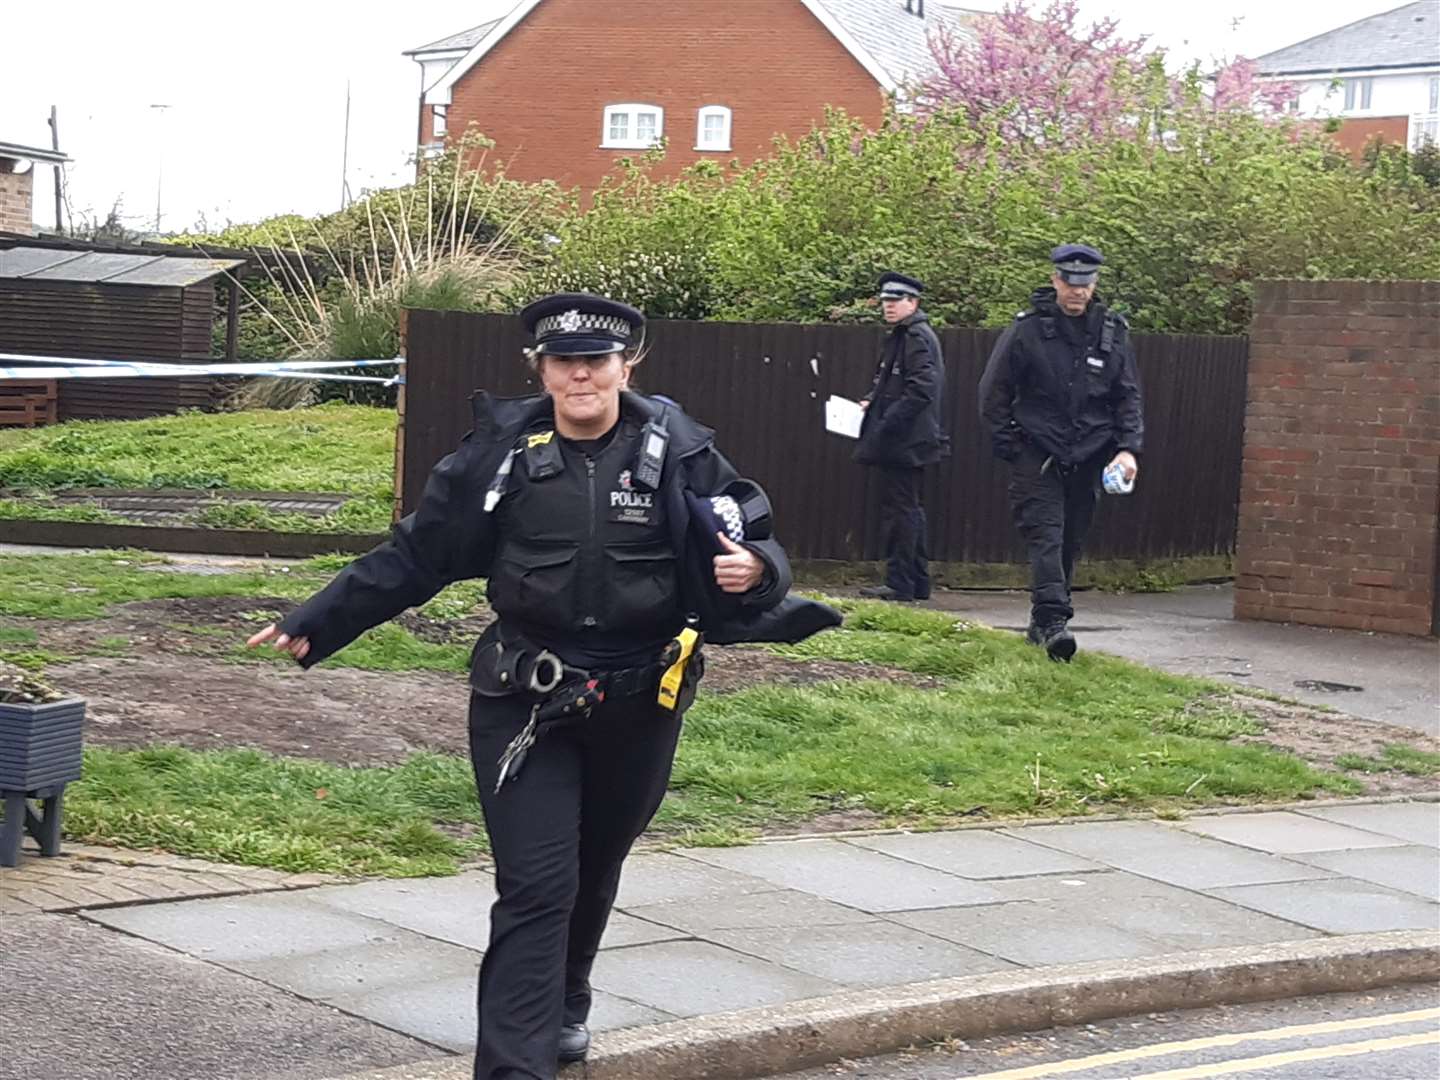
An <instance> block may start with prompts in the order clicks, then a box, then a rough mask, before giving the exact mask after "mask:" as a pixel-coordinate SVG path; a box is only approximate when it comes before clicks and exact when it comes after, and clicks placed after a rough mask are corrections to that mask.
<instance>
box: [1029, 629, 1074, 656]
mask: <svg viewBox="0 0 1440 1080" xmlns="http://www.w3.org/2000/svg"><path fill="white" fill-rule="evenodd" d="M1025 640H1026V641H1028V642H1029V643H1030V644H1031V645H1039V646H1041V647H1042V648H1044V650H1045V655H1046V656H1048V657H1050V659H1051V660H1055V661H1057V662H1058V661H1061V660H1063V661H1064V662H1065V663H1067V664H1068V663H1069V662H1070V658H1071V657H1073V656H1074V655H1075V647H1076V646H1075V635H1074V634H1072V633H1071V632H1070V630H1069V628H1068V627H1066V625H1065V623H1064V621H1063V620H1059V621H1056V622H1053V623H1047V624H1045V625H1044V626H1040V625H1038V624H1036V623H1035V622H1031V623H1030V625H1029V627H1027V628H1026V630H1025Z"/></svg>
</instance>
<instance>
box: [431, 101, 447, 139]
mask: <svg viewBox="0 0 1440 1080" xmlns="http://www.w3.org/2000/svg"><path fill="white" fill-rule="evenodd" d="M449 110H450V106H449V105H431V106H430V137H431V138H432V139H443V138H444V137H445V114H446V113H447V112H448V111H449Z"/></svg>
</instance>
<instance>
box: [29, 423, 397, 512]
mask: <svg viewBox="0 0 1440 1080" xmlns="http://www.w3.org/2000/svg"><path fill="white" fill-rule="evenodd" d="M394 453H395V413H394V412H393V411H392V410H389V409H378V408H370V407H367V406H363V405H344V404H340V403H330V404H326V405H318V406H315V407H313V408H305V409H286V410H247V411H245V412H234V413H199V412H191V413H182V414H181V415H178V416H161V417H155V418H152V419H148V420H126V421H113V420H74V421H70V422H68V423H64V424H58V425H55V426H53V427H45V428H35V429H18V428H17V429H10V430H0V489H5V490H8V491H11V492H14V493H16V495H15V497H14V498H11V499H7V500H0V518H5V517H9V518H42V519H48V520H72V521H115V520H123V518H118V517H117V516H115V515H107V514H105V512H104V511H97V510H95V509H93V508H88V507H56V506H54V505H52V504H47V502H46V500H45V496H46V495H47V494H53V493H54V492H56V491H62V490H65V489H68V488H85V487H99V488H196V489H204V490H217V489H231V490H236V491H316V492H339V493H344V494H350V495H354V496H356V497H357V498H355V499H353V500H351V502H349V503H347V504H346V505H345V507H343V508H342V509H341V510H340V511H339V512H338V513H337V514H333V515H330V516H329V517H328V518H323V519H316V518H312V517H308V516H307V515H303V514H274V513H267V512H266V511H265V510H264V509H263V508H261V507H259V506H257V505H255V504H239V505H238V506H222V507H214V508H210V509H207V510H205V511H202V512H201V513H200V514H199V515H198V516H197V519H196V521H195V524H199V525H207V526H211V527H215V528H276V529H282V530H289V531H303V532H314V531H321V532H325V531H333V532H373V531H383V530H384V529H385V528H386V527H388V525H389V523H390V498H391V494H392V490H393V474H394V465H395V458H394Z"/></svg>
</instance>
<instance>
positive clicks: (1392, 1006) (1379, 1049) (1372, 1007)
mask: <svg viewBox="0 0 1440 1080" xmlns="http://www.w3.org/2000/svg"><path fill="white" fill-rule="evenodd" d="M1232 1076H1233V1077H1242V1076H1243V1077H1247V1078H1253V1080H1434V1078H1435V1077H1437V1076H1440V987H1436V986H1434V985H1421V986H1409V987H1397V988H1394V989H1390V990H1383V991H1375V992H1371V993H1364V994H1331V995H1325V996H1321V997H1310V998H1297V999H1294V1000H1290V1001H1278V1002H1269V1003H1265V1004H1260V1005H1240V1006H1230V1007H1224V1008H1215V1009H1196V1010H1191V1011H1185V1012H1171V1013H1158V1014H1152V1015H1150V1016H1146V1017H1135V1018H1131V1019H1125V1020H1113V1021H1107V1022H1106V1023H1103V1024H1090V1025H1086V1026H1084V1027H1075V1028H1055V1029H1051V1030H1049V1031H1041V1032H1036V1033H1033V1034H1026V1035H1016V1036H1006V1037H1001V1038H994V1039H985V1040H983V1041H979V1042H975V1043H973V1044H971V1045H968V1046H966V1045H952V1046H938V1047H934V1048H932V1049H928V1050H920V1051H917V1052H914V1053H905V1054H892V1055H889V1056H887V1057H883V1058H870V1059H867V1060H865V1061H858V1062H846V1063H845V1064H843V1065H834V1066H829V1067H826V1068H821V1069H815V1070H812V1071H809V1072H803V1073H789V1074H786V1075H785V1076H784V1077H779V1076H776V1077H771V1078H770V1080H1050V1078H1051V1077H1064V1078H1065V1080H1121V1078H1124V1080H1202V1078H1205V1080H1208V1078H1221V1077H1232Z"/></svg>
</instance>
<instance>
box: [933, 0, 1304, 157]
mask: <svg viewBox="0 0 1440 1080" xmlns="http://www.w3.org/2000/svg"><path fill="white" fill-rule="evenodd" d="M1078 15H1079V7H1078V5H1077V3H1076V0H1050V3H1049V5H1048V6H1047V7H1046V8H1045V9H1044V10H1043V11H1041V12H1039V13H1038V14H1032V13H1031V9H1030V5H1029V3H1028V0H1011V2H1010V3H1007V4H1006V6H1005V7H1004V9H1003V10H1001V11H1000V12H999V13H997V14H994V15H982V16H979V17H977V18H975V19H974V20H973V21H972V22H971V24H970V25H971V30H972V34H973V36H971V35H967V34H961V33H957V32H955V31H953V30H951V29H949V28H947V27H943V26H942V27H940V28H939V29H937V30H936V31H935V32H934V33H933V34H932V36H931V42H930V45H931V52H932V53H933V55H934V60H935V65H934V67H935V71H934V74H933V75H932V76H931V77H930V78H929V79H928V80H926V81H925V82H923V83H922V84H921V85H919V86H918V87H915V88H914V99H915V101H916V102H917V103H919V105H920V107H921V109H922V110H924V111H934V110H937V109H945V108H954V107H957V106H958V107H960V108H962V109H963V110H964V111H965V112H966V113H967V114H968V115H969V116H971V117H972V118H975V119H983V120H986V121H988V122H990V123H993V124H994V125H995V127H996V129H997V131H998V133H999V135H1000V137H1001V138H1002V139H1003V140H1004V141H1005V142H1006V143H1007V144H1010V145H1012V146H1013V145H1015V144H1019V145H1021V146H1025V145H1035V144H1045V145H1049V146H1069V145H1075V144H1077V143H1078V142H1084V141H1090V140H1094V139H1099V138H1106V137H1114V136H1129V135H1133V134H1135V133H1137V132H1150V133H1154V132H1155V131H1157V130H1159V129H1160V127H1161V126H1163V125H1160V124H1157V123H1156V121H1157V119H1159V117H1158V115H1157V114H1161V113H1164V112H1167V111H1170V110H1175V109H1183V108H1194V109H1197V110H1232V109H1233V110H1249V111H1252V112H1260V113H1262V114H1263V113H1267V112H1268V113H1271V114H1274V113H1277V112H1278V111H1279V110H1280V109H1283V107H1284V105H1285V102H1286V101H1288V100H1289V98H1290V97H1291V96H1292V95H1293V88H1291V87H1289V86H1286V85H1282V84H1272V83H1260V82H1259V81H1258V80H1257V79H1256V78H1255V66H1254V64H1253V63H1252V62H1251V61H1248V60H1245V59H1244V58H1243V57H1242V58H1237V59H1235V60H1233V61H1229V62H1226V63H1224V64H1223V65H1221V66H1220V68H1219V70H1218V71H1217V72H1215V74H1214V75H1213V76H1211V79H1212V81H1213V88H1212V89H1210V90H1209V91H1208V92H1207V91H1206V86H1205V80H1204V79H1202V78H1201V77H1200V74H1199V71H1198V69H1192V70H1191V71H1190V72H1189V77H1187V78H1174V77H1172V76H1170V75H1167V74H1166V72H1165V55H1164V53H1163V52H1162V51H1160V50H1152V49H1147V48H1146V39H1145V38H1144V37H1136V38H1129V37H1125V36H1123V35H1122V34H1121V33H1120V30H1119V25H1118V23H1117V22H1116V20H1114V19H1102V20H1100V21H1098V22H1096V23H1094V24H1092V25H1090V26H1088V27H1082V26H1081V25H1080V24H1079V19H1078Z"/></svg>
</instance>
